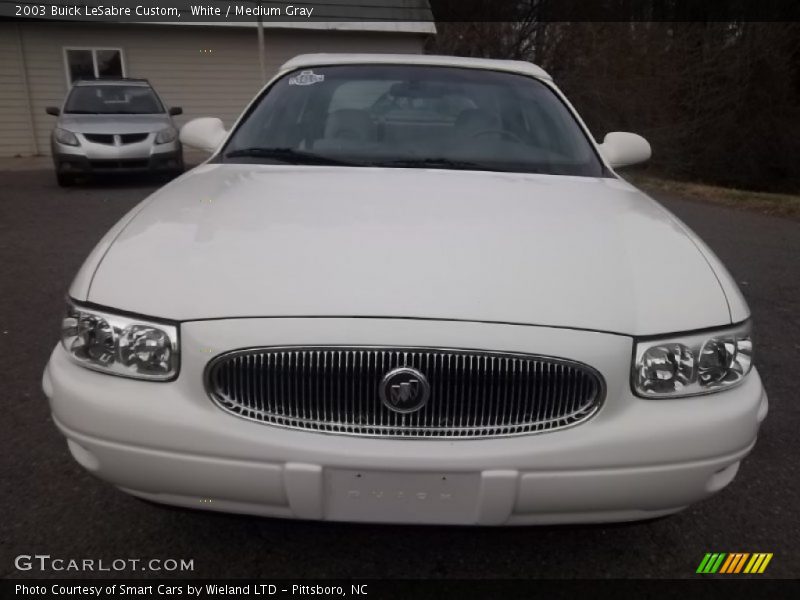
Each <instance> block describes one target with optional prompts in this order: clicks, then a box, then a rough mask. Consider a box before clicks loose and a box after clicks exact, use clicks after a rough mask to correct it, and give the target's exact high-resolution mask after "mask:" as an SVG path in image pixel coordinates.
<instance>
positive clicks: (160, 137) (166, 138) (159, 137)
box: [156, 127, 178, 144]
mask: <svg viewBox="0 0 800 600" xmlns="http://www.w3.org/2000/svg"><path fill="white" fill-rule="evenodd" d="M177 137H178V131H177V130H176V129H175V128H174V127H167V128H166V129H162V130H161V131H159V132H158V133H157V134H156V144H169V143H170V142H174V141H175V138H177Z"/></svg>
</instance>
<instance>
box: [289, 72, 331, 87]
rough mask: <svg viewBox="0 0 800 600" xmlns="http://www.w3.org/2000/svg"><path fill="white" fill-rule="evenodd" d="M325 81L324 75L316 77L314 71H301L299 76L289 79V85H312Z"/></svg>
mask: <svg viewBox="0 0 800 600" xmlns="http://www.w3.org/2000/svg"><path fill="white" fill-rule="evenodd" d="M320 81H325V75H317V74H316V73H314V71H303V72H302V73H300V74H299V75H295V76H294V77H289V85H314V84H315V83H319V82H320Z"/></svg>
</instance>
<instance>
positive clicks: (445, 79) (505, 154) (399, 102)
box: [219, 65, 604, 177]
mask: <svg viewBox="0 0 800 600" xmlns="http://www.w3.org/2000/svg"><path fill="white" fill-rule="evenodd" d="M219 160H222V161H225V162H252V161H255V162H265V163H293V164H338V165H351V166H352V165H355V166H386V167H414V166H420V167H426V168H445V169H447V168H452V169H475V170H489V171H517V172H528V173H547V174H557V175H582V176H589V177H600V176H603V175H604V169H603V167H602V165H601V164H600V162H599V160H598V159H597V156H596V154H595V152H594V149H593V148H592V146H591V145H590V143H589V141H588V139H587V137H586V135H585V134H584V132H583V130H582V129H581V128H580V127H579V125H578V123H577V122H576V121H575V118H574V117H573V116H572V114H571V113H570V112H569V110H568V109H567V108H566V107H565V106H564V104H563V103H562V102H561V101H560V100H559V98H558V97H557V96H556V95H555V93H554V92H553V91H552V90H550V89H549V88H548V87H547V86H546V85H544V84H543V83H541V82H539V81H537V80H536V79H533V78H530V77H526V76H523V75H516V74H512V73H503V72H499V71H488V70H478V69H463V68H451V67H432V66H412V65H407V66H400V65H347V66H331V67H318V68H314V69H309V70H303V71H299V72H294V73H290V74H288V75H286V76H284V77H283V78H281V79H280V80H278V81H277V82H276V83H275V84H274V85H273V86H272V87H271V88H270V89H269V90H268V92H267V93H266V94H265V95H263V96H262V97H261V98H260V99H259V101H257V102H256V103H255V104H254V106H253V107H252V108H251V109H250V110H249V111H248V113H247V114H246V115H245V117H244V118H243V119H242V122H241V124H240V125H239V127H238V128H237V129H236V131H235V132H234V133H233V135H232V136H231V139H230V140H229V142H228V143H227V144H226V146H225V148H224V149H223V152H222V154H221V156H220V158H219Z"/></svg>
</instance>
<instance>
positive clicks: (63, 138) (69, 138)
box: [53, 127, 78, 146]
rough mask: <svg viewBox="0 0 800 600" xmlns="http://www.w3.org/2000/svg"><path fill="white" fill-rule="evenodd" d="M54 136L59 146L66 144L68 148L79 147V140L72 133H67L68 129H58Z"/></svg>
mask: <svg viewBox="0 0 800 600" xmlns="http://www.w3.org/2000/svg"><path fill="white" fill-rule="evenodd" d="M53 135H54V137H55V138H56V141H57V142H58V143H59V144H65V145H67V146H77V145H78V138H77V136H76V135H75V134H74V133H72V132H71V131H67V130H66V129H61V127H56V128H55V130H54V131H53Z"/></svg>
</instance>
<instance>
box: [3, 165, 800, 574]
mask: <svg viewBox="0 0 800 600" xmlns="http://www.w3.org/2000/svg"><path fill="white" fill-rule="evenodd" d="M157 186H158V183H157V182H139V181H137V180H128V181H123V182H117V183H113V184H112V183H110V182H99V183H96V184H92V185H89V186H84V187H78V188H72V189H67V190H62V189H59V188H58V187H56V185H55V182H54V177H53V175H52V173H51V172H50V171H42V170H22V171H18V172H10V171H7V172H0V250H1V251H2V252H1V253H0V255H1V256H2V268H1V270H0V290H2V293H1V294H0V355H2V356H3V357H4V363H3V367H2V381H3V383H4V387H5V389H6V392H5V394H4V402H5V410H4V416H3V419H2V429H1V430H0V453H2V456H3V460H2V463H0V479H2V481H3V482H5V483H4V485H3V486H2V489H0V498H2V507H3V513H4V514H3V519H2V521H1V522H0V574H2V575H3V576H5V577H19V576H39V577H41V576H46V577H48V576H49V577H52V576H56V575H58V573H53V572H45V573H39V572H26V573H22V572H18V571H16V570H15V569H14V564H13V560H14V557H15V556H17V555H19V554H36V553H39V554H49V555H51V556H54V557H56V556H59V557H67V558H75V557H77V558H82V557H90V558H96V559H97V558H102V559H104V560H106V561H111V560H112V559H114V558H118V557H142V558H150V557H154V558H169V557H173V558H193V559H194V565H195V570H194V572H193V573H191V574H189V575H191V576H195V577H223V576H228V577H264V578H267V577H270V578H277V577H285V578H300V577H339V578H362V577H381V578H388V577H422V578H425V577H466V578H472V577H486V578H490V577H491V578H495V577H496V578H500V577H514V578H518V577H549V578H561V577H566V578H572V577H669V578H675V577H687V576H693V574H694V570H695V568H696V566H697V564H698V562H699V561H700V559H701V558H702V557H703V555H704V553H705V552H709V551H723V552H736V551H740V552H773V553H774V554H775V556H774V558H773V560H772V562H771V564H770V566H769V568H768V570H767V573H766V575H764V576H768V577H784V578H793V577H798V576H800V467H798V461H797V457H798V456H800V436H798V433H797V432H798V431H800V412H799V410H798V406H799V404H800V403H798V402H797V392H796V391H795V386H794V384H792V383H791V377H793V373H794V368H789V369H787V368H786V365H787V363H789V361H791V362H792V363H794V362H796V361H797V357H798V351H800V323H798V314H800V224H798V223H797V222H794V221H789V220H783V219H779V218H774V217H767V216H762V215H758V214H753V213H748V212H742V211H736V210H731V209H728V208H725V207H720V206H713V205H707V204H703V203H699V202H693V201H689V200H686V199H682V198H677V197H661V196H660V199H662V200H663V202H664V203H665V204H666V205H667V206H668V207H669V208H670V209H671V210H673V211H674V212H675V213H676V214H677V215H678V216H680V217H681V218H682V219H684V220H685V221H686V222H687V223H688V224H689V225H690V226H691V227H692V228H694V229H695V231H697V232H698V233H699V234H700V235H701V236H702V237H703V238H704V239H705V240H706V241H707V242H708V243H709V245H710V246H711V247H712V248H713V249H714V250H715V251H716V252H717V253H718V255H719V256H720V257H721V258H722V260H723V261H724V262H725V263H726V264H727V265H728V267H729V269H730V270H731V272H732V273H733V274H734V277H735V278H736V280H737V281H738V282H739V283H740V285H741V287H742V290H743V291H744V294H745V295H746V296H747V299H748V301H749V302H750V306H751V308H752V310H753V313H754V317H755V323H756V334H757V336H758V342H757V343H758V345H757V352H758V355H757V364H758V366H759V369H760V371H761V374H762V377H763V379H764V381H765V384H766V386H767V390H768V392H769V395H770V402H771V407H770V415H769V417H768V419H767V421H766V422H765V424H764V426H763V428H762V436H761V439H760V440H759V443H758V444H757V445H756V448H755V451H754V452H753V454H752V455H751V456H750V457H749V458H748V459H747V460H746V461H745V462H744V464H743V466H742V469H741V471H740V474H739V476H738V477H737V479H736V480H735V482H734V483H733V484H732V485H731V486H730V487H729V488H728V489H726V490H725V491H723V492H722V493H721V494H719V495H717V496H715V497H714V498H712V499H710V500H708V501H705V502H702V503H700V504H698V505H696V506H694V507H692V508H690V509H688V510H686V511H684V512H683V513H680V514H678V515H676V516H673V517H670V518H666V519H661V520H656V521H651V522H645V523H638V524H628V525H608V526H606V525H604V526H580V527H572V526H571V527H540V528H510V529H501V528H483V529H480V528H455V527H450V528H445V527H396V526H372V525H349V524H330V523H314V522H294V521H282V520H273V519H262V518H250V517H242V516H233V515H225V514H216V513H205V512H200V511H196V512H195V511H181V510H172V509H167V508H163V507H159V506H155V505H151V504H147V503H144V502H141V501H138V500H136V499H134V498H131V497H129V496H127V495H125V494H123V493H121V492H118V491H116V490H115V489H114V488H112V487H111V486H109V485H107V484H105V483H102V482H101V481H99V480H97V479H95V478H93V477H91V476H90V475H88V474H86V473H85V472H84V471H83V470H82V469H81V468H80V467H78V465H77V464H76V463H75V462H74V461H73V460H72V459H71V457H70V456H69V454H68V451H67V448H66V445H65V443H64V440H63V439H62V437H61V435H60V434H59V433H58V432H57V430H56V428H55V426H54V425H53V424H52V422H51V421H50V417H49V412H48V407H47V403H46V400H45V397H44V395H43V393H42V391H41V388H40V377H41V373H42V369H43V367H44V365H45V362H46V361H47V358H48V355H49V353H50V351H51V349H52V347H53V345H54V344H55V343H56V340H57V330H58V324H59V319H60V313H61V309H62V305H63V298H64V294H65V291H66V289H67V286H68V285H69V282H70V280H71V278H72V276H73V275H74V273H75V272H76V270H77V268H78V266H79V265H80V263H81V262H82V260H83V259H84V257H85V256H86V254H87V253H88V252H89V250H90V249H91V248H92V246H93V245H94V244H95V243H96V241H97V240H98V239H99V238H100V236H101V235H102V234H103V233H104V232H105V230H106V229H107V228H108V227H110V226H111V225H112V224H113V223H114V222H115V221H116V220H117V219H118V218H119V217H121V216H122V215H123V214H124V213H125V212H126V211H127V210H128V209H129V208H130V207H132V206H133V205H134V204H135V203H136V202H138V201H139V200H140V199H142V198H144V197H145V196H146V195H147V194H148V193H149V192H150V191H151V190H153V189H155V188H156V187H157ZM120 575H127V576H130V575H131V573H124V572H123V573H120ZM137 575H141V574H140V573H138V574H137ZM764 576H761V577H764Z"/></svg>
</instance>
